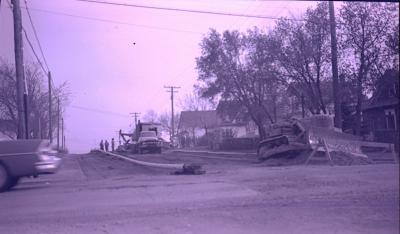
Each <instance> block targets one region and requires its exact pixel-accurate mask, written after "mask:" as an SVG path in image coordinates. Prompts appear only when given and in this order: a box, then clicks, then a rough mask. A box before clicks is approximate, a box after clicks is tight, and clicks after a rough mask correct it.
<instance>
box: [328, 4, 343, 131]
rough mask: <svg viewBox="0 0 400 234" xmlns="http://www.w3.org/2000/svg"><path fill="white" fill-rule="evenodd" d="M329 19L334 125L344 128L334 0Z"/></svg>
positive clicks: (330, 5)
mask: <svg viewBox="0 0 400 234" xmlns="http://www.w3.org/2000/svg"><path fill="white" fill-rule="evenodd" d="M329 21H330V31H331V55H332V81H333V82H332V83H333V103H334V111H335V118H334V125H335V127H336V128H340V129H341V128H342V110H341V103H342V102H341V96H340V83H339V78H338V61H337V41H336V21H335V8H334V5H333V1H329Z"/></svg>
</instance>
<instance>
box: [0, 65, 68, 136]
mask: <svg viewBox="0 0 400 234" xmlns="http://www.w3.org/2000/svg"><path fill="white" fill-rule="evenodd" d="M25 76H26V80H27V87H28V105H29V108H28V116H29V126H30V129H29V130H30V132H29V135H30V137H33V138H48V137H49V136H48V132H49V131H48V129H49V124H48V123H49V112H48V105H49V103H48V90H47V88H46V87H47V85H46V81H45V80H44V76H43V74H42V73H41V71H40V69H39V67H38V66H35V65H26V66H25ZM0 80H1V82H0V132H1V133H3V134H5V135H7V136H9V137H11V138H15V137H16V135H17V110H16V91H15V82H16V79H15V69H14V67H13V66H12V65H10V64H7V63H6V62H1V64H0ZM52 96H53V97H52V101H53V107H54V110H53V113H52V118H53V119H56V118H57V111H56V103H57V99H58V98H59V99H60V103H61V106H65V105H66V104H67V103H68V97H69V92H68V86H67V84H66V83H63V84H61V85H60V86H58V87H55V90H53V95H52ZM62 110H63V109H62ZM55 129H56V125H53V131H54V130H55Z"/></svg>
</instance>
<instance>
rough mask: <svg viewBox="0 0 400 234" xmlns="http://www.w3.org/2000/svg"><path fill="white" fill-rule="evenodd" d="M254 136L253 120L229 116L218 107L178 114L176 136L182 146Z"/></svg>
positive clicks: (256, 133)
mask: <svg viewBox="0 0 400 234" xmlns="http://www.w3.org/2000/svg"><path fill="white" fill-rule="evenodd" d="M219 107H220V105H219ZM255 136H258V131H257V127H256V125H255V124H254V122H252V121H243V120H239V119H238V118H229V117H228V116H227V115H224V114H223V113H222V112H220V111H218V108H217V110H207V111H182V112H181V114H180V119H179V124H178V137H179V139H180V144H181V146H183V147H187V146H194V145H209V144H210V142H209V141H210V140H211V139H212V140H214V141H216V140H217V139H221V138H241V137H255ZM217 141H218V140H217Z"/></svg>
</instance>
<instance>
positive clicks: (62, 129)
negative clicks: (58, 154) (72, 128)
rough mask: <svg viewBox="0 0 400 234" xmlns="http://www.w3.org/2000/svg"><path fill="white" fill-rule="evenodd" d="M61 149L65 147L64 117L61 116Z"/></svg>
mask: <svg viewBox="0 0 400 234" xmlns="http://www.w3.org/2000/svg"><path fill="white" fill-rule="evenodd" d="M61 149H64V118H61Z"/></svg>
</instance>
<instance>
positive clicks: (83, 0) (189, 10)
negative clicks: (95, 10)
mask: <svg viewBox="0 0 400 234" xmlns="http://www.w3.org/2000/svg"><path fill="white" fill-rule="evenodd" d="M75 1H79V2H87V3H96V4H105V5H114V6H124V7H135V8H145V9H152V10H165V11H178V12H187V13H198V14H211V15H221V16H234V17H249V18H259V19H274V20H276V19H279V18H277V17H273V16H265V15H250V14H240V13H227V12H216V11H205V10H193V9H182V8H172V7H159V6H146V5H139V4H131V3H117V2H107V1H98V0H75ZM289 20H294V21H304V20H303V19H295V18H293V19H289Z"/></svg>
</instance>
